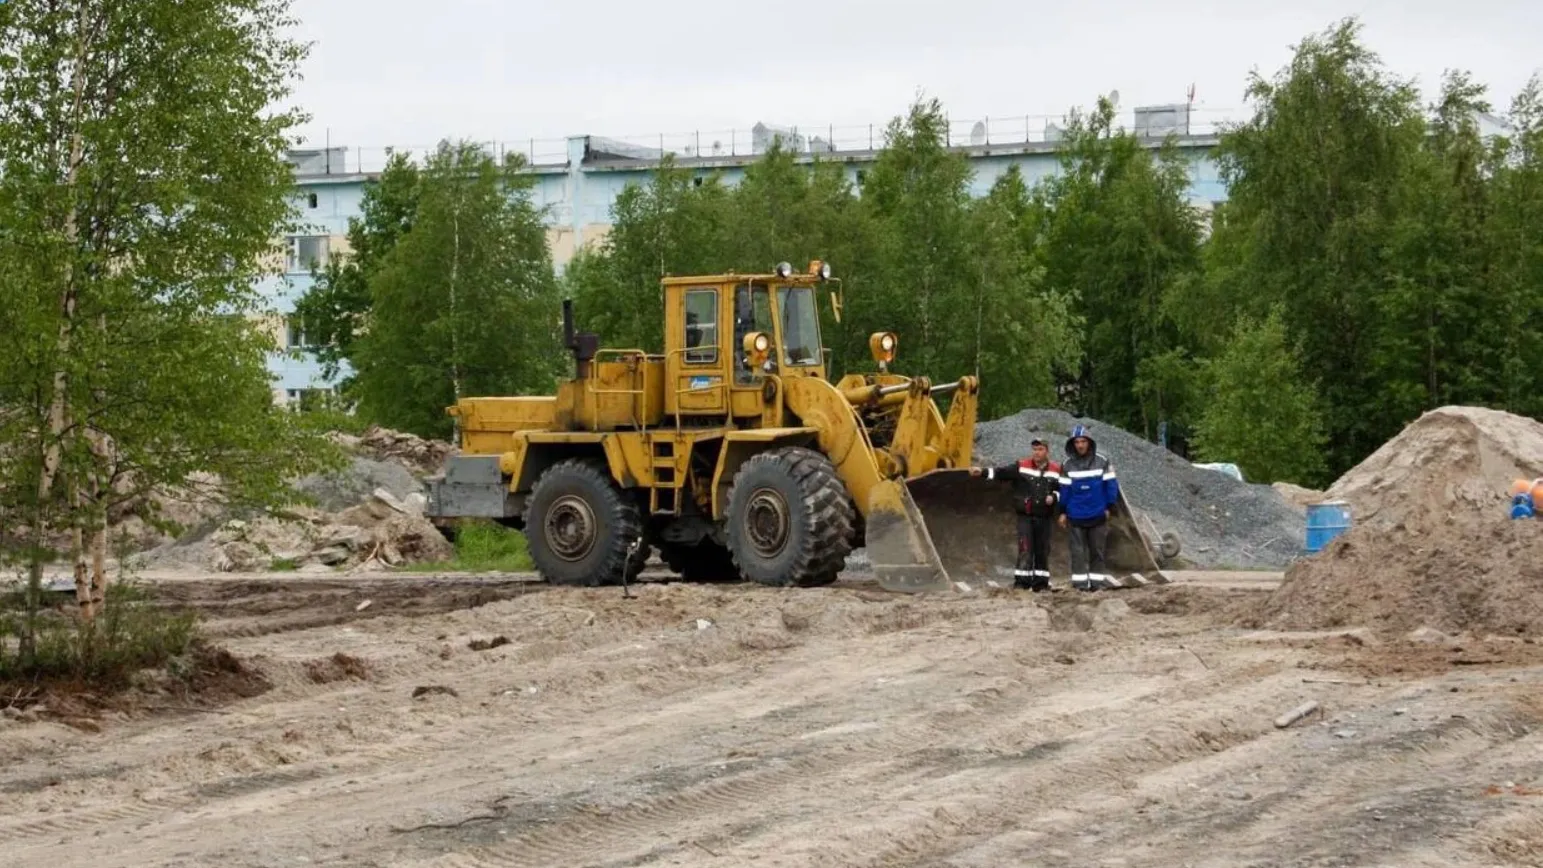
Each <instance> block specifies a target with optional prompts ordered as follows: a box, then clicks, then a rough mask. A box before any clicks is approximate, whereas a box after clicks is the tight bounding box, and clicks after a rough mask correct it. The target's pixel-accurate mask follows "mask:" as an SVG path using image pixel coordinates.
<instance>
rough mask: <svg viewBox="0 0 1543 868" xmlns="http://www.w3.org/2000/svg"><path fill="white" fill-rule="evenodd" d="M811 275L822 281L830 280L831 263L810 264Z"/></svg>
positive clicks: (814, 261) (816, 262) (815, 262)
mask: <svg viewBox="0 0 1543 868" xmlns="http://www.w3.org/2000/svg"><path fill="white" fill-rule="evenodd" d="M809 273H810V274H811V275H813V276H815V277H818V278H819V279H821V280H830V263H829V262H821V261H820V260H818V259H816V260H813V261H812V262H810V263H809Z"/></svg>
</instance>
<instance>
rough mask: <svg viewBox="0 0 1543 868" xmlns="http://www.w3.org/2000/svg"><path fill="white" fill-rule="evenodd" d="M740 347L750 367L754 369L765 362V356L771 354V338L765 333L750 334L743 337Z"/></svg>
mask: <svg viewBox="0 0 1543 868" xmlns="http://www.w3.org/2000/svg"><path fill="white" fill-rule="evenodd" d="M742 347H743V349H744V351H745V357H746V358H747V359H748V360H749V362H750V366H751V367H756V366H758V365H760V364H762V363H763V362H765V361H766V359H767V356H769V355H770V354H771V337H769V336H768V335H767V334H766V332H751V333H750V334H748V335H745V341H744V343H743V344H742Z"/></svg>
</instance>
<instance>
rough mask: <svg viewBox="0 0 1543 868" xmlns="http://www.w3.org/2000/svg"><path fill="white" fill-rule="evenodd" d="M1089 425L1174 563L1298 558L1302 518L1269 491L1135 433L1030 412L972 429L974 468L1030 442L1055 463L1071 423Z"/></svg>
mask: <svg viewBox="0 0 1543 868" xmlns="http://www.w3.org/2000/svg"><path fill="white" fill-rule="evenodd" d="M1079 423H1081V424H1085V425H1088V426H1089V427H1090V428H1092V430H1093V438H1094V440H1095V441H1097V443H1098V451H1099V452H1101V453H1103V454H1104V455H1105V456H1107V457H1108V458H1109V460H1110V462H1111V463H1113V465H1114V468H1115V471H1116V472H1117V474H1118V475H1119V479H1120V487H1121V488H1122V489H1123V490H1124V491H1125V494H1126V497H1127V499H1128V500H1129V501H1130V505H1131V508H1132V509H1135V510H1137V511H1140V512H1143V513H1145V514H1146V516H1147V517H1148V518H1149V519H1151V521H1152V523H1153V524H1154V525H1155V526H1156V528H1157V531H1158V533H1160V534H1161V533H1170V532H1171V533H1173V534H1175V535H1176V536H1177V537H1178V538H1179V542H1180V544H1181V552H1180V555H1179V559H1180V560H1181V561H1185V562H1188V563H1189V564H1191V565H1193V566H1196V567H1201V568H1208V569H1236V568H1245V567H1254V568H1265V569H1279V568H1281V567H1284V566H1286V565H1287V564H1288V563H1290V562H1291V561H1292V560H1293V559H1294V558H1296V557H1297V556H1298V555H1300V554H1301V552H1302V544H1303V538H1304V536H1305V528H1304V523H1303V520H1302V513H1301V511H1300V510H1299V509H1298V508H1297V507H1294V506H1293V505H1292V504H1290V503H1289V502H1287V501H1286V499H1285V498H1283V497H1282V496H1281V493H1280V492H1279V491H1278V490H1276V489H1275V488H1272V487H1271V486H1269V485H1258V484H1251V483H1245V482H1239V481H1238V480H1236V479H1233V478H1232V477H1230V476H1228V475H1227V474H1225V473H1218V472H1216V471H1214V470H1206V469H1204V468H1201V467H1196V466H1195V465H1193V464H1191V463H1189V462H1188V461H1185V460H1184V459H1183V458H1180V457H1179V456H1177V455H1175V454H1173V453H1172V452H1169V451H1168V450H1167V449H1164V448H1163V447H1161V446H1159V445H1157V444H1156V443H1152V442H1150V441H1148V440H1145V439H1143V438H1141V437H1139V436H1137V435H1135V434H1132V433H1130V432H1127V431H1122V430H1121V429H1119V428H1116V427H1115V426H1113V425H1108V424H1105V423H1103V422H1100V421H1098V420H1097V419H1086V418H1077V417H1074V416H1072V415H1071V414H1069V413H1066V412H1063V411H1061V410H1035V409H1029V410H1024V411H1022V412H1019V413H1017V414H1014V415H1012V416H1007V417H1004V418H1002V419H997V420H994V421H991V422H984V423H981V424H979V425H977V426H976V429H975V463H976V464H980V465H983V466H988V465H994V464H1005V463H1007V462H1009V461H1015V460H1017V459H1019V458H1022V457H1024V456H1025V455H1028V454H1029V441H1030V440H1032V439H1033V438H1035V437H1041V438H1044V439H1045V440H1047V441H1048V442H1049V443H1050V454H1051V457H1053V458H1055V459H1056V460H1060V459H1061V458H1062V457H1063V456H1064V454H1065V451H1066V446H1065V444H1066V437H1067V435H1068V434H1069V433H1070V432H1071V429H1072V426H1073V425H1076V424H1079Z"/></svg>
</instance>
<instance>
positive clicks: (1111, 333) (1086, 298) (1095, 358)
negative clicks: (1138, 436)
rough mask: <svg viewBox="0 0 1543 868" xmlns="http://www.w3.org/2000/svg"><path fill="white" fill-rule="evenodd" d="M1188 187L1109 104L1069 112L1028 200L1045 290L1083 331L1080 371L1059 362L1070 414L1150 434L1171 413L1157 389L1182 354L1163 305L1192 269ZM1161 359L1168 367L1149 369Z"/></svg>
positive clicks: (1176, 157)
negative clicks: (1067, 379)
mask: <svg viewBox="0 0 1543 868" xmlns="http://www.w3.org/2000/svg"><path fill="white" fill-rule="evenodd" d="M1188 188H1189V174H1188V165H1187V163H1186V161H1185V159H1184V158H1183V156H1181V155H1180V154H1179V153H1178V152H1177V151H1176V150H1174V149H1173V148H1172V147H1164V148H1162V149H1161V150H1159V151H1158V152H1157V154H1156V159H1155V160H1154V159H1153V155H1152V153H1151V151H1150V150H1149V149H1148V146H1147V145H1146V144H1145V143H1143V142H1141V141H1140V140H1138V139H1137V138H1136V137H1135V136H1134V135H1132V134H1130V133H1127V132H1124V131H1121V130H1117V129H1116V128H1115V127H1114V106H1113V105H1111V104H1110V103H1109V101H1108V100H1106V99H1103V98H1100V99H1099V101H1098V104H1097V106H1096V108H1095V109H1094V110H1093V112H1092V113H1091V114H1088V115H1086V116H1082V115H1076V116H1073V118H1072V121H1071V123H1070V124H1069V125H1068V130H1067V139H1066V145H1065V147H1064V150H1063V151H1062V152H1061V172H1060V174H1059V175H1056V176H1053V177H1051V178H1049V179H1047V180H1046V181H1045V182H1044V183H1043V184H1042V185H1041V186H1040V188H1039V190H1038V191H1037V196H1036V198H1037V199H1038V204H1039V207H1040V209H1041V210H1042V212H1043V213H1044V215H1045V216H1044V230H1043V237H1042V239H1041V243H1040V244H1039V245H1038V246H1037V248H1036V250H1037V252H1038V256H1039V259H1040V262H1041V267H1042V268H1043V270H1044V280H1045V284H1046V286H1047V287H1048V288H1049V289H1050V290H1052V291H1055V292H1057V293H1061V294H1063V295H1069V296H1071V297H1074V298H1076V299H1077V300H1078V301H1077V309H1078V310H1079V312H1080V313H1081V314H1082V316H1083V318H1084V320H1085V323H1086V325H1085V335H1084V340H1083V349H1084V351H1085V352H1084V354H1083V356H1082V359H1081V364H1080V365H1078V364H1076V362H1077V360H1076V359H1075V358H1074V357H1073V358H1069V359H1067V362H1068V364H1067V367H1068V368H1070V369H1072V372H1073V373H1074V375H1075V380H1076V384H1077V387H1078V393H1079V401H1078V405H1079V406H1078V408H1077V409H1079V410H1080V411H1081V412H1083V413H1086V414H1088V415H1092V416H1097V417H1098V418H1100V419H1105V420H1107V421H1109V422H1112V423H1115V424H1118V425H1120V426H1121V427H1124V428H1128V429H1131V430H1135V431H1142V432H1145V433H1146V434H1147V435H1148V436H1151V435H1152V434H1153V433H1154V432H1155V429H1156V424H1157V422H1158V421H1160V420H1162V419H1164V418H1167V417H1168V416H1171V415H1172V414H1173V413H1174V411H1176V410H1178V409H1180V408H1179V406H1178V405H1177V404H1173V403H1170V400H1169V399H1170V398H1176V397H1177V396H1178V395H1179V394H1180V392H1182V388H1181V387H1177V386H1176V385H1175V384H1173V383H1171V382H1167V381H1169V380H1171V379H1172V378H1173V376H1174V374H1175V372H1176V371H1175V367H1174V364H1173V362H1174V360H1175V359H1176V358H1180V357H1182V356H1173V355H1171V354H1172V353H1173V352H1174V351H1175V350H1178V349H1180V348H1181V347H1182V346H1183V343H1182V341H1181V335H1180V333H1179V331H1178V330H1177V329H1176V328H1175V327H1174V325H1173V323H1172V322H1171V321H1170V320H1169V319H1168V317H1167V316H1165V312H1164V304H1165V301H1166V300H1167V299H1168V297H1170V296H1172V295H1173V294H1175V293H1178V292H1182V291H1183V290H1184V289H1185V288H1187V287H1188V286H1190V285H1191V283H1192V281H1193V279H1194V277H1195V275H1196V274H1197V273H1198V271H1199V268H1200V223H1199V220H1198V218H1197V215H1196V214H1195V212H1194V210H1193V208H1192V207H1191V206H1190V205H1189V203H1188V198H1187V191H1188ZM1159 357H1163V358H1165V359H1166V361H1165V362H1163V363H1157V362H1154V361H1153V360H1154V359H1157V358H1159ZM1154 365H1158V367H1160V368H1161V369H1162V379H1163V380H1164V382H1163V384H1162V386H1161V387H1157V386H1155V385H1154V383H1155V381H1153V379H1152V378H1153V377H1154V376H1155V375H1156V369H1154V368H1153V366H1154ZM1144 372H1145V373H1147V375H1148V376H1147V377H1146V378H1145V379H1146V382H1145V383H1138V381H1140V380H1142V377H1141V374H1142V373H1144ZM1142 386H1144V388H1142Z"/></svg>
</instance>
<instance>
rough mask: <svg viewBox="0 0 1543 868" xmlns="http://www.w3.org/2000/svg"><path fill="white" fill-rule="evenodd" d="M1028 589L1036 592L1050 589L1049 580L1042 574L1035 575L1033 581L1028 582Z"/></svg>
mask: <svg viewBox="0 0 1543 868" xmlns="http://www.w3.org/2000/svg"><path fill="white" fill-rule="evenodd" d="M1029 590H1030V591H1033V592H1034V593H1036V594H1039V593H1043V592H1045V591H1048V590H1050V580H1049V579H1047V578H1045V577H1044V576H1037V577H1036V578H1035V579H1034V581H1032V582H1030V583H1029Z"/></svg>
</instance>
